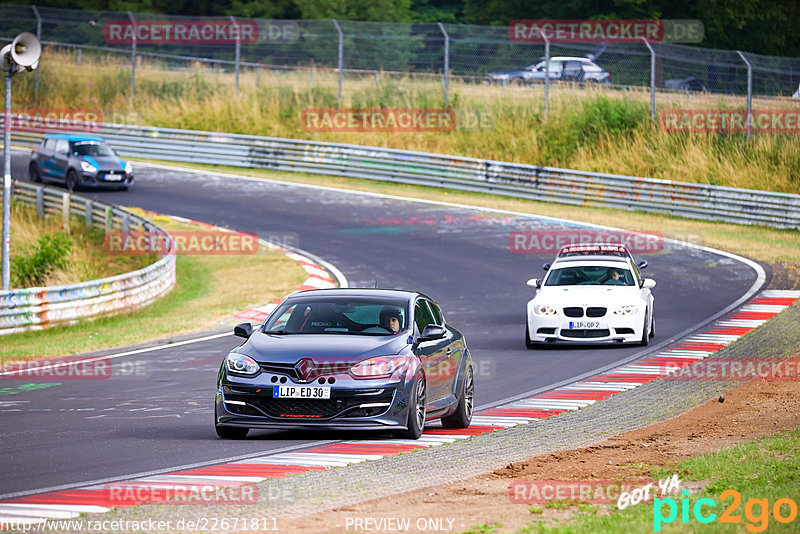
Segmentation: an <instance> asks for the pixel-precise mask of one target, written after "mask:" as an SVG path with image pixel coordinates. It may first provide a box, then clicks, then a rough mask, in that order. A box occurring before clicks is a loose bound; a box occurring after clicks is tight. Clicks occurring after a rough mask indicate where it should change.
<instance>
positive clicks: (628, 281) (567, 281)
mask: <svg viewBox="0 0 800 534" xmlns="http://www.w3.org/2000/svg"><path fill="white" fill-rule="evenodd" d="M544 285H546V286H584V285H606V286H632V285H633V275H632V274H631V272H630V270H628V268H627V267H624V266H619V267H605V266H601V265H587V266H583V267H563V268H561V269H554V270H553V271H551V272H550V274H549V275H548V276H547V280H545V283H544Z"/></svg>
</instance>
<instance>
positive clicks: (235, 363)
mask: <svg viewBox="0 0 800 534" xmlns="http://www.w3.org/2000/svg"><path fill="white" fill-rule="evenodd" d="M225 366H226V367H227V368H228V371H233V372H234V373H239V374H242V375H254V374H256V373H257V372H258V370H259V369H260V368H259V366H258V364H257V363H256V361H255V360H254V359H253V358H251V357H250V356H245V355H244V354H237V353H235V352H231V353H230V354H228V357H227V358H225Z"/></svg>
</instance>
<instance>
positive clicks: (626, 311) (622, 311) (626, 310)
mask: <svg viewBox="0 0 800 534" xmlns="http://www.w3.org/2000/svg"><path fill="white" fill-rule="evenodd" d="M638 312H639V306H638V305H636V304H627V305H625V306H619V307H618V308H616V309H615V310H614V315H636V314H637V313H638Z"/></svg>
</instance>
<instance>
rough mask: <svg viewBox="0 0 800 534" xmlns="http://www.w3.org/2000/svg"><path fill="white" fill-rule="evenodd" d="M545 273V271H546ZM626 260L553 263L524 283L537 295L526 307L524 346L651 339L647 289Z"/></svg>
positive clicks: (651, 317) (646, 280) (608, 258)
mask: <svg viewBox="0 0 800 534" xmlns="http://www.w3.org/2000/svg"><path fill="white" fill-rule="evenodd" d="M545 267H546V268H547V266H545ZM655 285H656V281H655V280H653V279H650V278H642V275H641V274H640V273H639V269H638V268H637V266H636V264H634V263H633V261H632V259H631V258H630V257H618V256H608V255H597V256H567V257H561V258H557V259H556V260H555V262H553V264H552V265H551V266H549V268H548V269H547V274H546V275H545V277H544V278H543V279H541V280H539V279H537V278H533V279H531V280H528V286H530V287H532V288H534V289H535V291H536V294H535V295H534V297H533V298H532V299H531V300H530V301H529V302H528V321H527V327H526V329H525V345H526V346H527V347H528V348H529V349H533V348H536V347H538V346H541V345H544V344H546V343H556V342H572V343H575V342H578V343H600V342H612V343H614V342H615V343H639V344H641V345H647V343H648V342H649V340H650V338H651V337H653V335H655V311H654V300H653V294H652V293H651V291H650V290H651V289H652V288H653V287H655Z"/></svg>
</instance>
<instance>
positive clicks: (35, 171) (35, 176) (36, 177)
mask: <svg viewBox="0 0 800 534" xmlns="http://www.w3.org/2000/svg"><path fill="white" fill-rule="evenodd" d="M28 174H29V176H30V179H31V180H32V181H34V182H41V181H42V173H41V172H40V171H39V165H37V164H36V162H35V161H32V162H31V164H30V165H29V166H28Z"/></svg>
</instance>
